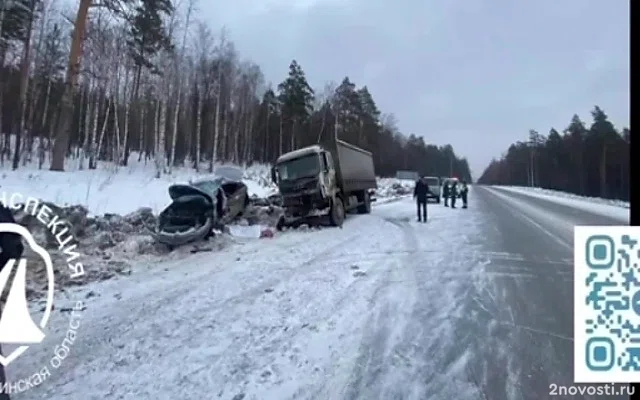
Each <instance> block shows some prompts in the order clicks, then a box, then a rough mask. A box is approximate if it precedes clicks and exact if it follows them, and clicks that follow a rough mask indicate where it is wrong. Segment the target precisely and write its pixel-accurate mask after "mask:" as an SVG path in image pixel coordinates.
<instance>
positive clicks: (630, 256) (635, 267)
mask: <svg viewBox="0 0 640 400" xmlns="http://www.w3.org/2000/svg"><path fill="white" fill-rule="evenodd" d="M574 296H575V297H574V380H575V381H576V382H581V383H582V382H584V383H587V382H588V383H600V382H611V383H625V382H635V381H638V380H640V379H639V378H640V227H634V226H577V227H575V231H574Z"/></svg>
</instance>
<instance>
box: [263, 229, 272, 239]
mask: <svg viewBox="0 0 640 400" xmlns="http://www.w3.org/2000/svg"><path fill="white" fill-rule="evenodd" d="M273 236H274V235H273V230H271V229H269V228H267V229H263V230H262V231H261V232H260V237H261V238H272V237H273Z"/></svg>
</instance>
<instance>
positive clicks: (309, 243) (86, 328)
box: [8, 199, 482, 400]
mask: <svg viewBox="0 0 640 400" xmlns="http://www.w3.org/2000/svg"><path fill="white" fill-rule="evenodd" d="M429 212H430V221H429V223H428V224H419V223H417V222H415V205H414V204H413V202H412V201H411V200H410V199H404V200H399V201H396V202H392V203H388V204H383V205H380V206H377V207H376V208H375V209H374V210H373V213H372V214H371V215H354V216H350V217H349V218H348V219H347V222H346V223H345V225H344V229H335V228H334V229H332V228H330V229H321V230H306V231H305V230H303V231H293V232H284V233H282V234H279V235H278V236H277V237H276V238H274V239H265V240H259V241H256V240H253V241H247V242H242V241H240V240H238V239H232V240H233V241H234V243H230V244H229V245H228V246H227V247H226V248H224V249H221V250H220V251H218V252H215V253H199V254H195V255H192V256H190V257H188V258H185V257H184V256H183V257H182V258H180V259H173V260H169V261H166V262H164V263H162V264H156V265H153V266H151V265H149V266H146V267H145V266H140V267H139V268H138V269H137V270H138V273H137V274H133V275H132V276H131V277H129V278H127V279H124V278H122V279H116V280H111V281H106V282H100V283H92V284H90V285H88V286H85V287H83V288H80V289H76V290H74V291H72V290H68V291H67V293H66V296H67V297H68V298H69V300H66V302H69V303H72V302H73V301H75V300H74V299H82V300H83V301H85V302H86V307H87V308H86V311H84V316H83V318H82V320H81V329H79V330H78V334H77V340H76V342H75V344H74V346H73V348H72V350H71V355H70V356H69V358H68V359H67V360H65V362H64V364H63V366H61V367H60V368H59V369H58V370H53V371H52V375H51V377H50V378H49V379H48V380H47V381H46V382H44V383H43V384H42V385H40V386H39V387H37V388H32V389H30V390H28V391H27V392H24V393H22V394H20V395H19V397H16V398H20V399H24V400H27V399H43V398H47V399H65V400H67V399H68V400H72V399H78V400H92V399H104V398H114V399H131V400H138V399H158V400H164V399H167V400H168V399H176V398H180V399H185V400H190V399H194V400H195V399H210V398H222V399H245V400H249V399H279V400H280V399H282V400H285V399H294V398H296V399H300V398H303V399H339V398H352V396H354V395H355V396H356V397H358V398H370V399H374V398H398V397H397V396H398V395H401V394H403V395H405V396H406V395H408V394H411V395H412V396H414V397H412V398H426V397H428V393H431V394H436V397H438V398H441V397H451V396H458V397H459V398H473V397H477V393H475V392H474V391H475V389H474V388H472V387H471V386H470V385H469V384H468V383H466V382H464V368H465V363H466V359H467V356H468V355H467V354H466V353H464V352H461V353H459V352H458V350H461V349H458V348H457V347H456V346H455V343H454V342H453V341H452V338H453V337H454V336H455V332H453V330H454V328H453V324H454V323H455V322H456V321H457V320H456V318H462V317H463V315H462V312H461V310H460V309H459V308H460V305H461V304H462V302H465V301H466V300H465V299H466V297H465V296H464V293H462V286H461V285H463V283H464V282H468V279H471V277H473V276H474V274H476V273H479V272H480V271H479V270H478V269H477V268H482V262H481V261H482V260H480V259H479V257H480V255H479V254H478V253H476V252H475V251H474V249H475V244H474V240H475V237H478V232H479V230H480V229H481V227H482V224H481V222H480V221H479V220H478V218H477V217H475V216H474V215H476V214H469V213H468V212H467V211H463V210H451V209H449V208H445V207H442V206H434V207H430V209H429ZM460 230H464V231H465V232H466V234H465V235H463V236H460V235H459V232H460ZM453 243H455V244H456V245H457V246H461V247H462V248H464V249H465V251H464V252H451V245H452V244H453ZM418 255H419V257H416V256H418ZM427 261H428V262H427ZM456 277H465V279H462V280H461V279H458V278H456ZM436 294H437V295H436ZM59 302H60V304H61V305H60V306H58V305H57V306H56V308H57V309H60V308H61V307H62V306H64V305H65V304H63V303H65V300H60V301H59ZM416 313H418V314H416ZM416 315H425V316H428V317H426V318H424V319H421V318H417V317H416ZM68 324H69V321H68V314H66V313H62V312H55V313H54V316H53V317H52V321H51V323H50V331H49V332H50V333H49V334H48V335H47V337H46V339H45V342H44V343H43V344H42V345H39V346H37V347H33V348H30V349H29V350H28V351H27V353H25V354H24V355H23V356H22V357H21V358H19V359H18V360H17V361H15V363H14V364H12V365H10V367H9V368H8V376H9V379H10V380H12V379H19V377H24V376H25V375H29V374H32V373H33V371H35V370H40V369H41V368H42V365H45V363H48V361H49V359H50V358H51V356H52V353H51V352H52V349H53V348H54V347H55V345H56V344H57V343H60V341H61V340H62V338H63V337H64V334H65V332H66V331H67V330H68V328H69V326H68ZM425 341H428V342H429V343H433V350H430V351H431V353H430V355H429V356H428V357H426V356H423V355H422V354H421V353H420V354H418V353H416V352H421V351H426V348H424V347H412V343H414V342H416V343H424V342H425ZM458 353H459V354H458ZM452 354H454V355H453V356H452ZM400 355H402V357H405V358H400ZM414 356H415V359H413V358H414ZM445 356H446V357H449V358H450V357H453V359H452V360H451V362H450V363H449V362H447V363H446V365H445V364H443V363H442V359H443V357H445ZM407 360H412V361H411V362H408V361H407ZM373 376H378V377H379V379H377V380H376V381H375V382H374V381H369V379H370V378H371V377H373ZM416 376H425V377H426V376H431V377H432V379H431V381H430V382H428V381H424V385H423V386H422V387H415V388H413V387H407V386H406V383H407V382H406V379H407V377H416ZM421 381H422V380H421ZM404 398H406V397H404Z"/></svg>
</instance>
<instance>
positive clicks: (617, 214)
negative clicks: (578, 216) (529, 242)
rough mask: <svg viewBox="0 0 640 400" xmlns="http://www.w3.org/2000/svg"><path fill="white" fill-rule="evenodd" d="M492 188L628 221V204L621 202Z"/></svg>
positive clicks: (508, 188) (564, 193) (569, 194)
mask: <svg viewBox="0 0 640 400" xmlns="http://www.w3.org/2000/svg"><path fill="white" fill-rule="evenodd" d="M494 187H496V188H499V189H502V190H506V191H510V192H514V193H520V194H524V195H527V196H532V197H537V198H540V199H545V200H548V201H552V202H554V203H557V204H564V205H567V206H569V207H573V208H577V209H581V210H585V211H588V212H591V213H594V214H599V215H605V216H608V217H611V218H614V219H619V220H625V221H628V220H629V202H625V201H621V200H609V199H602V198H595V197H583V196H578V195H575V194H572V193H566V192H560V191H556V190H549V189H542V188H531V187H522V186H494Z"/></svg>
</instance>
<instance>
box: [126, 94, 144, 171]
mask: <svg viewBox="0 0 640 400" xmlns="http://www.w3.org/2000/svg"><path fill="white" fill-rule="evenodd" d="M138 107H139V108H140V127H139V129H140V137H139V138H138V162H140V160H142V153H143V151H144V130H145V124H144V119H145V118H146V107H145V104H144V103H143V102H140V103H138ZM125 157H126V155H125ZM125 165H126V164H125Z"/></svg>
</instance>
